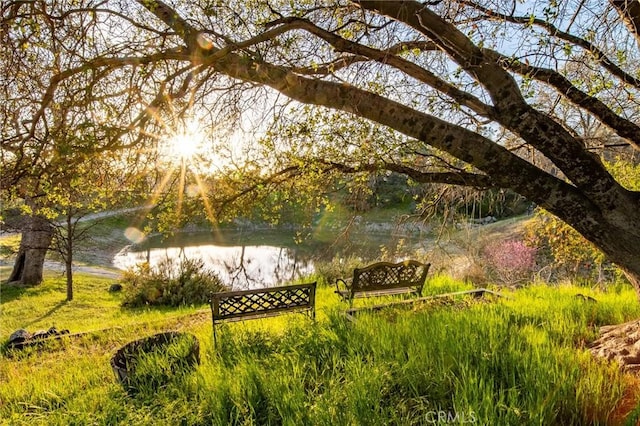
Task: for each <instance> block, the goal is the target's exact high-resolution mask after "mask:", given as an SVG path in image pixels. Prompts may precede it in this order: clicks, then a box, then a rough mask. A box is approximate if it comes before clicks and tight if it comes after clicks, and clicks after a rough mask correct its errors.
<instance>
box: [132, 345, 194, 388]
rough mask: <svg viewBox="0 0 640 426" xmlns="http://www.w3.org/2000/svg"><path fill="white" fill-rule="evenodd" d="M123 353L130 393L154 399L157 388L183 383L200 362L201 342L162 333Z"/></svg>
mask: <svg viewBox="0 0 640 426" xmlns="http://www.w3.org/2000/svg"><path fill="white" fill-rule="evenodd" d="M123 350H125V351H126V353H125V352H123V354H124V355H123V357H124V358H125V359H126V361H125V363H124V365H121V367H125V369H126V378H125V382H124V383H123V386H124V387H125V388H126V389H127V391H128V392H129V393H130V394H138V395H139V397H140V398H143V399H149V400H152V399H153V397H154V395H155V393H156V392H157V390H158V389H160V388H163V387H166V386H168V385H169V384H170V383H176V382H179V381H180V380H184V378H185V376H186V375H188V374H189V373H190V372H191V370H192V369H193V367H194V365H195V364H196V363H197V362H198V361H199V355H198V343H197V341H196V340H195V337H194V336H193V335H191V334H182V333H162V334H158V335H155V336H152V337H150V338H148V340H142V341H138V342H133V344H131V345H129V346H126V347H125V348H124V349H123Z"/></svg>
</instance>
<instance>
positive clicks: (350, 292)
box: [336, 260, 431, 304]
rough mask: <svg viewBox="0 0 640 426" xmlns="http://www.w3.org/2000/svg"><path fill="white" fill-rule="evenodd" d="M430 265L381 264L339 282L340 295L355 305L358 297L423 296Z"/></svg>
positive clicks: (355, 270)
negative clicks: (410, 294) (354, 302)
mask: <svg viewBox="0 0 640 426" xmlns="http://www.w3.org/2000/svg"><path fill="white" fill-rule="evenodd" d="M430 266H431V264H430V263H422V262H418V261H416V260H405V261H403V262H399V263H389V262H378V263H374V264H371V265H369V266H366V267H364V268H356V269H354V270H353V277H352V278H350V279H342V278H339V279H338V280H336V293H337V294H338V295H340V296H341V297H342V299H343V300H346V301H349V303H350V304H353V299H354V298H358V297H372V296H388V295H396V294H407V293H413V294H417V295H421V294H422V287H424V283H425V280H426V278H427V273H428V272H429V267H430Z"/></svg>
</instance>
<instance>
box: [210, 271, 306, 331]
mask: <svg viewBox="0 0 640 426" xmlns="http://www.w3.org/2000/svg"><path fill="white" fill-rule="evenodd" d="M315 304H316V283H315V282H313V283H308V284H297V285H290V286H282V287H269V288H260V289H253V290H241V291H225V292H220V293H214V294H213V295H212V297H211V315H212V318H213V337H214V340H216V323H220V322H223V321H239V320H245V319H255V318H265V317H270V316H274V315H280V314H283V313H287V312H306V313H308V314H309V315H310V316H311V318H315V306H316V305H315Z"/></svg>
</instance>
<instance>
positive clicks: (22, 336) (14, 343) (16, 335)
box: [7, 328, 31, 349]
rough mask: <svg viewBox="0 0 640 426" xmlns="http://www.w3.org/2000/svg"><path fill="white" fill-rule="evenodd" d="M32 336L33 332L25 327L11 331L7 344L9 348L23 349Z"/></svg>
mask: <svg viewBox="0 0 640 426" xmlns="http://www.w3.org/2000/svg"><path fill="white" fill-rule="evenodd" d="M30 338H31V334H30V333H29V332H28V331H27V330H25V329H24V328H21V329H19V330H16V331H14V332H13V333H11V336H9V342H8V344H7V346H8V347H9V348H16V349H21V348H22V347H23V346H24V344H25V342H27V341H28V340H29V339H30Z"/></svg>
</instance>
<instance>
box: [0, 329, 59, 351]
mask: <svg viewBox="0 0 640 426" xmlns="http://www.w3.org/2000/svg"><path fill="white" fill-rule="evenodd" d="M65 334H69V330H58V329H57V328H56V327H51V328H49V329H48V330H38V331H36V332H35V333H33V334H31V333H29V332H28V331H27V330H25V329H23V328H21V329H19V330H16V331H14V332H13V333H12V334H11V336H9V341H8V342H7V347H8V348H9V349H23V348H24V347H26V346H31V345H35V344H38V343H42V342H43V341H44V340H46V339H49V338H52V337H57V336H62V335H65Z"/></svg>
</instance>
